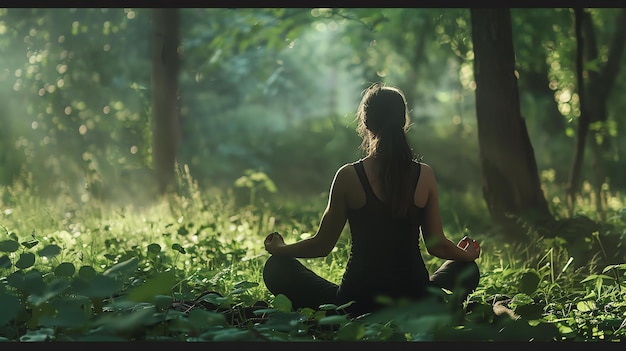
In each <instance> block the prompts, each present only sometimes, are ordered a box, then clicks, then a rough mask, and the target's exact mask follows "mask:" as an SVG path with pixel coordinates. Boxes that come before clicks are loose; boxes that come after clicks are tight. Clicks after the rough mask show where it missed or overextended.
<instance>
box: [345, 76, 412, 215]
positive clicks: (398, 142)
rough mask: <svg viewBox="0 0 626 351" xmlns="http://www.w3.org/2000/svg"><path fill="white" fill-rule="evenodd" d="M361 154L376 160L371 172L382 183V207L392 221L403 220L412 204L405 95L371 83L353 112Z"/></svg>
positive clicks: (394, 89) (410, 156)
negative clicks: (384, 204)
mask: <svg viewBox="0 0 626 351" xmlns="http://www.w3.org/2000/svg"><path fill="white" fill-rule="evenodd" d="M356 118H357V123H358V124H357V133H358V134H359V136H360V137H361V138H362V142H361V150H363V152H364V153H365V154H366V156H372V157H374V158H376V159H377V160H378V166H379V167H378V168H377V169H375V170H374V171H375V172H376V173H375V176H376V179H378V180H379V181H380V182H381V185H382V188H383V192H384V194H385V195H384V196H385V203H386V204H387V205H388V207H389V210H390V212H391V215H392V216H393V217H403V216H405V215H406V213H407V210H408V208H409V206H410V204H411V201H412V198H413V194H411V192H410V191H409V190H408V189H409V186H410V184H411V178H410V177H411V165H412V161H413V160H414V157H413V150H412V149H411V146H410V145H409V143H408V141H407V138H406V134H405V133H406V131H407V130H408V128H409V125H410V124H409V112H408V108H407V103H406V98H405V97H404V93H403V92H402V91H401V90H400V89H398V88H395V87H387V86H385V85H384V83H374V84H372V85H371V86H370V87H369V88H367V89H365V91H364V92H363V98H362V99H361V103H360V104H359V107H358V109H357V112H356Z"/></svg>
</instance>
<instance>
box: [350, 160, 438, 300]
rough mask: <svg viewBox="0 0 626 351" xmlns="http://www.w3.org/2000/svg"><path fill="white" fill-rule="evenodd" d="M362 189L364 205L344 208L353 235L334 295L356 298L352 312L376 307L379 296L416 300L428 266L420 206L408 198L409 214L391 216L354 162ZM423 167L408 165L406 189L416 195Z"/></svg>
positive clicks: (416, 164)
mask: <svg viewBox="0 0 626 351" xmlns="http://www.w3.org/2000/svg"><path fill="white" fill-rule="evenodd" d="M352 165H353V166H354V168H355V170H356V172H357V174H358V176H359V180H360V182H361V185H362V186H363V189H364V190H365V197H366V199H365V205H364V206H363V207H361V208H359V209H355V210H350V209H349V210H348V224H349V226H350V233H351V248H350V257H349V259H348V263H347V265H346V270H345V273H344V275H343V278H342V281H341V285H340V288H339V292H338V298H339V300H340V301H341V302H342V303H345V302H348V301H351V300H355V301H356V302H357V303H356V304H355V305H354V308H353V311H357V310H358V311H359V312H368V311H371V310H374V309H375V307H376V306H375V305H376V304H375V303H374V300H375V298H376V296H377V295H385V296H388V297H391V298H400V297H407V298H419V297H421V296H423V295H424V294H425V289H426V286H427V284H428V283H429V281H430V280H429V275H428V270H427V269H426V266H425V264H424V260H423V258H422V255H421V252H420V247H419V235H420V234H419V228H420V226H421V225H422V221H423V216H424V209H423V208H420V207H418V206H415V204H414V203H413V202H411V204H412V205H411V206H410V207H409V211H408V216H406V217H405V218H400V219H394V218H392V217H391V215H390V214H389V211H388V210H387V208H386V206H385V204H384V202H382V201H381V200H380V199H379V198H378V197H377V196H376V195H375V194H374V191H373V190H372V187H371V185H370V183H369V181H368V180H367V176H366V174H365V169H364V168H363V161H362V160H359V161H357V162H354V163H352ZM420 170H421V165H420V163H419V162H413V164H412V166H411V176H412V178H411V179H412V180H413V182H412V184H411V188H410V189H407V191H409V192H411V194H415V189H416V186H417V181H418V179H419V176H420Z"/></svg>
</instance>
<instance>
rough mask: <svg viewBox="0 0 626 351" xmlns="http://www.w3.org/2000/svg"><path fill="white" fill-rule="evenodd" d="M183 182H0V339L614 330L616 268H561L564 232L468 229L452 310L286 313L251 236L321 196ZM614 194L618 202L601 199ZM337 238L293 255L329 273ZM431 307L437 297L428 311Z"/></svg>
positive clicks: (304, 222) (625, 317) (599, 335)
mask: <svg viewBox="0 0 626 351" xmlns="http://www.w3.org/2000/svg"><path fill="white" fill-rule="evenodd" d="M181 179H182V180H181V184H180V187H179V188H180V189H181V191H179V193H178V194H173V195H171V196H169V197H167V198H164V199H161V200H159V201H157V202H156V203H154V204H153V205H151V206H144V207H141V206H132V205H114V204H103V203H99V202H97V201H93V202H84V203H83V202H80V201H78V202H76V201H73V200H71V199H70V197H65V196H60V197H58V198H56V199H48V200H44V199H41V198H39V197H37V196H36V188H35V187H33V186H32V184H25V185H21V184H16V185H14V186H12V187H7V188H4V189H2V192H3V193H2V194H0V195H2V196H1V198H2V199H3V203H2V204H1V205H2V212H1V214H0V225H1V227H0V230H1V231H2V235H1V236H0V275H1V278H0V282H1V284H0V305H2V306H6V307H3V309H5V311H4V312H3V313H2V315H0V339H1V340H4V341H22V342H37V341H188V342H192V341H320V340H331V341H443V340H448V341H449V340H462V341H526V342H529V341H555V342H557V341H598V342H621V341H624V340H625V339H626V284H625V282H624V280H625V278H624V275H625V272H626V264H625V263H624V262H616V263H615V264H614V265H609V266H606V267H602V271H601V272H598V273H591V272H592V270H591V269H590V267H589V265H590V264H592V263H589V264H588V265H579V266H575V265H574V264H572V263H571V262H572V260H571V258H572V256H571V254H570V252H569V247H568V243H567V242H565V241H564V240H562V239H559V238H556V239H553V240H545V239H543V238H541V237H539V236H537V235H536V234H534V233H529V242H528V243H527V244H525V245H524V246H512V245H510V244H507V243H505V242H500V241H498V240H497V238H489V237H484V236H481V234H480V233H472V235H473V236H475V237H476V238H477V239H479V240H480V241H481V242H482V248H483V254H482V257H481V259H480V260H479V261H478V264H479V266H480V268H481V272H482V278H481V283H480V285H479V288H478V289H477V290H476V291H475V292H474V293H473V294H471V295H470V297H469V298H468V300H467V301H466V302H465V307H466V310H465V311H464V312H463V313H462V314H461V315H459V313H457V312H454V311H453V310H452V309H448V307H449V306H447V304H446V303H445V302H433V301H425V302H420V303H411V302H407V301H398V302H396V303H394V304H390V305H389V307H388V309H386V310H383V311H381V312H380V313H376V314H371V315H368V316H363V317H361V318H352V319H351V318H348V317H347V316H346V315H345V314H344V313H343V308H344V307H345V306H334V305H323V306H320V307H319V308H318V309H317V310H312V309H300V310H293V308H292V307H291V303H290V301H289V300H288V299H287V298H286V297H284V296H282V295H279V296H273V295H271V294H270V293H269V292H268V291H267V289H265V286H264V285H263V281H262V277H261V270H262V266H263V263H264V260H265V259H266V258H267V253H266V252H265V250H264V249H263V245H262V241H263V239H264V237H265V235H266V234H267V233H269V232H271V231H275V230H276V231H279V232H281V233H282V234H283V235H284V236H285V238H286V241H287V242H292V241H296V240H298V239H299V238H304V237H306V236H308V235H312V233H313V232H314V230H315V229H316V228H317V225H318V223H319V216H320V214H321V211H322V209H323V206H324V205H325V199H323V198H321V197H320V198H315V199H311V200H310V201H308V202H303V201H295V202H288V201H284V200H281V201H272V199H271V195H269V196H268V197H267V198H260V197H259V196H258V195H257V197H256V200H254V201H255V203H247V204H239V203H236V200H235V197H234V196H233V195H232V194H231V193H229V192H228V191H220V192H213V193H209V192H202V191H200V190H199V189H198V188H197V185H195V184H194V182H193V181H192V180H191V179H190V178H189V177H186V178H185V177H181ZM257 194H258V193H257ZM587 195H588V194H585V193H583V194H582V195H581V196H587ZM250 201H252V200H250ZM616 201H622V202H623V199H620V198H617V199H613V200H611V202H612V203H616ZM279 203H280V205H278V204H279ZM581 203H588V201H587V199H581ZM585 211H586V212H587V213H589V212H592V209H590V208H585ZM608 218H610V220H611V222H612V225H613V226H614V228H615V230H616V231H620V230H621V231H622V233H623V232H624V231H626V224H625V223H626V220H625V219H624V211H621V209H620V207H619V206H616V207H615V208H614V209H613V210H612V212H611V213H610V215H609V216H608ZM460 227H462V225H461V224H460V223H459V222H458V221H457V220H455V221H454V223H450V224H449V225H448V228H447V233H448V235H450V237H452V238H456V237H461V236H462V233H461V232H462V230H460ZM470 229H471V228H465V229H464V230H466V231H468V230H470ZM592 239H593V238H591V239H590V240H592ZM348 247H349V240H348V235H347V230H346V231H345V232H344V233H343V234H342V236H341V238H340V240H339V243H338V245H337V247H336V248H335V249H334V250H333V252H332V253H331V254H330V255H329V256H328V257H327V258H325V259H311V260H305V262H306V264H307V265H309V267H311V268H312V269H313V270H314V271H316V272H317V273H319V274H320V275H322V276H324V277H325V278H327V279H330V280H332V281H336V282H339V281H340V279H341V275H342V273H343V269H344V267H345V264H346V262H347V258H348ZM425 260H426V264H427V266H428V267H429V269H431V270H433V269H434V268H435V267H437V266H438V265H439V264H441V260H439V259H437V258H433V257H430V256H428V255H425ZM440 293H441V295H442V297H444V300H446V299H448V298H450V296H449V295H447V294H446V292H445V291H441V292H440ZM434 303H441V304H442V306H440V308H435V309H434V308H433V304H434Z"/></svg>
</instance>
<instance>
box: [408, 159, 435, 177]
mask: <svg viewBox="0 0 626 351" xmlns="http://www.w3.org/2000/svg"><path fill="white" fill-rule="evenodd" d="M413 162H415V163H416V164H417V165H418V166H419V167H420V174H422V175H424V174H426V175H427V176H431V177H432V176H434V174H435V171H434V170H433V168H432V167H431V166H430V165H429V164H428V163H426V162H422V161H419V160H414V161H413Z"/></svg>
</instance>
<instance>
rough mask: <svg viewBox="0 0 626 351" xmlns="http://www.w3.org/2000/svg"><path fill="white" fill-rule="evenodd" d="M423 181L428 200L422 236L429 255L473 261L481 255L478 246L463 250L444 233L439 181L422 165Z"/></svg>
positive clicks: (431, 170)
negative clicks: (440, 209)
mask: <svg viewBox="0 0 626 351" xmlns="http://www.w3.org/2000/svg"><path fill="white" fill-rule="evenodd" d="M421 177H424V179H422V181H423V182H425V183H426V184H425V185H426V188H427V189H428V200H427V201H426V205H425V208H424V209H425V211H426V213H425V217H424V223H423V224H422V236H423V238H424V244H425V245H426V250H427V251H428V253H429V254H431V255H433V256H436V257H439V258H442V259H445V260H454V261H473V260H475V259H477V258H478V257H479V255H480V249H479V248H478V247H477V245H467V248H465V249H464V248H461V247H459V246H458V245H457V244H455V243H454V242H452V241H451V240H450V239H448V238H447V237H446V235H445V233H444V232H443V225H442V223H441V213H440V212H439V190H438V189H437V180H436V179H435V173H434V171H433V169H432V168H431V167H430V166H428V165H426V164H422V175H421Z"/></svg>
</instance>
